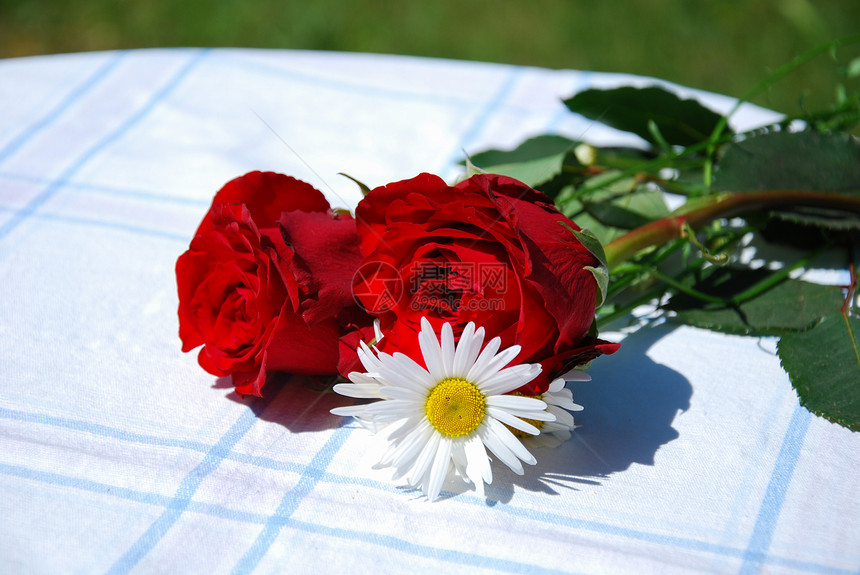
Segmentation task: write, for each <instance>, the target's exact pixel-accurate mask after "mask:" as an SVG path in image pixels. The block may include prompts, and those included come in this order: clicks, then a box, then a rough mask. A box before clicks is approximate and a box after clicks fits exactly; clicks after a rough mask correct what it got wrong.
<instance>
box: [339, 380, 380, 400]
mask: <svg viewBox="0 0 860 575" xmlns="http://www.w3.org/2000/svg"><path fill="white" fill-rule="evenodd" d="M380 387H381V386H380V385H379V384H378V383H338V384H337V385H335V386H334V387H333V388H332V389H334V391H336V392H337V393H339V394H341V395H345V396H347V397H355V398H374V399H376V398H378V397H379V388H380Z"/></svg>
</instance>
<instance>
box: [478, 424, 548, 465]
mask: <svg viewBox="0 0 860 575" xmlns="http://www.w3.org/2000/svg"><path fill="white" fill-rule="evenodd" d="M487 425H489V426H490V429H491V430H492V431H493V433H495V434H496V435H497V436H498V437H499V438H500V439H501V440H502V441H503V442H504V444H505V447H507V448H508V449H510V450H511V451H512V452H513V453H514V455H516V456H517V457H519V458H520V459H522V460H523V463H528V464H529V465H534V464H535V463H537V459H535V458H534V455H532V454H531V453H529V450H528V449H526V448H525V447H523V444H522V443H520V440H519V439H517V437H516V436H515V435H514V434H513V433H511V432H510V431H509V430H508V428H507V427H505V426H504V425H502V424H501V423H499V422H498V421H497V420H495V419H487Z"/></svg>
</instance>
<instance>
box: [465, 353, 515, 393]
mask: <svg viewBox="0 0 860 575" xmlns="http://www.w3.org/2000/svg"><path fill="white" fill-rule="evenodd" d="M519 354H520V346H518V345H513V346H511V347H509V348H507V349H503V350H502V351H500V352H499V353H497V354H496V356H495V357H493V358H492V359H491V360H490V361H489V362H487V365H486V366H485V367H484V368H483V370H482V376H481V377H480V378H475V383H476V384H478V385H481V383H482V382H483V381H485V380H486V379H489V378H490V377H492V376H493V375H494V374H495V373H496V372H497V371H499V370H501V369H502V368H503V367H505V366H506V365H508V364H509V363H511V362H512V361H513V360H514V358H515V357H517V356H518V355H519Z"/></svg>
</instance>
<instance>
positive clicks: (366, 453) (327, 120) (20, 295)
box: [0, 50, 860, 575]
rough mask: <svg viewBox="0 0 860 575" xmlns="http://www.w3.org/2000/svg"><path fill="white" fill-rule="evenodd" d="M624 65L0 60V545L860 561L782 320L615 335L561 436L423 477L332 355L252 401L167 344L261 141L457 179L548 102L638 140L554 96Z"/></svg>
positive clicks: (548, 108)
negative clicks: (212, 225)
mask: <svg viewBox="0 0 860 575" xmlns="http://www.w3.org/2000/svg"><path fill="white" fill-rule="evenodd" d="M622 82H637V83H639V84H642V83H646V82H648V80H645V79H641V78H631V77H626V76H617V75H607V74H592V73H585V72H575V71H550V70H542V69H534V68H522V67H514V66H504V65H492V64H478V63H467V62H453V61H441V60H425V59H415V58H405V57H388V56H370V55H359V54H335V53H314V52H290V51H252V50H152V51H132V52H117V53H94V54H82V55H63V56H50V57H38V58H25V59H13V60H6V61H0V110H2V113H0V285H2V297H0V373H2V378H0V382H2V383H0V490H2V491H0V493H2V497H0V571H2V572H3V573H127V572H136V573H182V572H189V573H240V574H245V573H311V572H313V573H320V572H322V573H410V574H411V573H416V572H417V573H422V572H439V573H459V572H463V573H470V574H475V575H477V574H481V573H620V572H635V573H653V572H659V573H661V574H667V573H684V572H715V573H751V572H764V573H856V572H857V571H858V569H860V497H858V494H860V473H858V472H857V469H858V468H857V464H858V461H860V435H856V434H852V433H850V432H848V431H846V430H844V429H842V428H840V427H838V426H835V425H831V424H830V423H828V422H826V421H824V420H821V419H818V418H816V417H814V416H810V415H809V413H807V412H806V411H805V410H803V409H801V408H799V406H798V402H797V399H796V396H795V394H794V392H793V391H792V389H791V387H790V385H789V384H788V380H787V376H786V375H785V374H784V373H783V372H782V370H781V369H780V366H779V360H778V358H777V357H776V356H775V353H774V342H773V341H772V340H768V339H763V340H757V339H752V338H741V337H730V336H722V335H718V334H713V333H710V332H705V331H700V330H696V329H691V328H686V327H679V326H676V325H673V324H671V323H665V324H663V325H660V326H657V327H654V328H649V329H646V330H640V331H638V332H635V333H633V334H631V335H628V336H627V337H625V339H624V342H623V346H622V348H621V351H619V352H618V354H616V355H615V356H613V357H611V358H601V359H600V360H598V361H596V362H595V364H594V366H593V369H592V370H591V373H592V376H593V377H594V381H593V382H591V383H579V384H576V385H574V386H573V391H574V396H575V398H576V400H577V401H578V403H581V404H583V405H584V406H585V411H583V412H581V413H580V414H577V422H578V423H579V424H581V425H582V427H581V428H579V429H578V430H577V432H576V433H575V434H574V438H573V439H572V440H571V441H570V442H568V443H567V444H565V445H563V446H562V447H560V448H558V449H555V450H544V449H535V453H536V456H537V458H538V461H539V462H538V465H537V466H535V467H533V468H529V469H527V473H526V475H525V476H524V477H517V476H515V475H513V474H511V473H509V472H506V470H505V469H501V468H499V467H496V469H495V472H496V473H495V482H494V483H493V485H492V486H491V487H490V488H489V489H488V493H487V499H479V498H477V497H476V496H475V495H474V493H473V492H470V491H465V492H461V491H457V490H452V491H448V492H445V493H444V496H443V498H442V500H441V501H439V502H436V503H433V504H429V503H427V502H426V501H424V500H423V498H422V497H421V496H420V494H419V493H417V492H415V491H411V490H407V489H404V488H402V487H398V486H397V485H394V484H392V483H390V482H389V481H388V472H387V471H380V470H374V469H373V468H372V466H371V464H372V463H373V461H374V459H373V457H374V456H375V455H376V452H375V451H374V450H375V449H378V448H377V447H375V445H374V443H373V442H372V441H370V440H369V435H368V434H367V432H366V431H364V430H363V429H362V428H360V427H357V426H356V425H355V424H354V423H352V422H351V421H349V420H347V421H342V420H341V419H340V418H337V417H334V416H332V415H330V414H329V413H328V410H329V409H330V408H331V407H333V406H335V405H339V404H342V403H343V401H344V399H343V398H340V397H338V396H336V395H334V394H331V393H322V392H321V391H320V387H321V386H323V385H324V384H322V383H320V382H314V381H307V380H293V381H287V382H286V384H284V385H282V386H280V387H278V386H275V387H274V388H273V390H272V394H271V397H268V398H266V399H263V400H252V401H242V400H240V399H238V398H237V397H236V396H235V395H234V394H232V392H231V388H230V385H229V383H228V382H225V381H219V380H216V379H215V378H213V377H211V376H209V375H208V374H206V373H204V372H203V371H202V370H201V369H200V368H199V367H198V366H197V364H196V361H195V357H194V354H188V355H183V354H182V353H181V352H180V343H179V339H178V337H177V320H176V311H175V310H176V305H177V302H176V294H175V284H174V281H175V280H174V275H173V266H174V262H175V260H176V258H177V256H178V255H179V254H180V253H182V252H183V251H184V250H185V249H186V247H187V244H188V241H189V240H190V238H191V235H192V233H193V231H194V230H195V228H196V226H197V224H198V222H199V221H200V219H201V217H202V216H203V214H204V213H205V211H206V209H207V207H208V205H209V202H210V201H211V198H212V195H213V194H214V193H215V191H217V189H218V188H219V187H220V186H221V185H222V184H223V183H225V182H226V181H228V180H230V179H232V178H233V177H236V176H238V175H241V174H243V173H245V172H247V171H250V170H258V169H260V170H274V171H280V172H284V173H288V174H291V175H294V176H296V177H299V178H301V179H304V180H307V181H309V182H311V183H313V184H314V185H315V186H317V187H318V188H320V189H321V190H323V191H324V192H325V193H326V195H327V196H328V197H329V199H330V200H331V202H332V203H333V205H336V206H341V207H347V208H349V207H353V206H354V205H355V203H356V202H357V201H358V199H359V197H360V195H359V191H358V189H357V187H356V186H355V185H354V184H353V183H352V182H350V181H348V180H346V179H345V178H342V177H340V176H338V175H336V174H337V173H338V172H345V173H348V174H350V175H352V176H354V177H356V178H358V179H360V180H362V181H364V182H366V183H368V184H370V185H380V184H383V183H387V182H391V181H395V180H399V179H403V178H408V177H412V176H414V175H416V174H417V173H419V172H423V171H427V172H433V173H437V174H439V175H441V176H443V177H445V178H446V179H449V180H450V179H452V178H454V177H455V176H456V175H458V174H459V173H460V171H461V168H460V167H459V166H458V161H459V160H460V158H461V157H462V156H463V152H464V151H466V152H468V153H474V152H476V151H479V150H481V149H483V148H486V147H488V146H491V145H492V146H500V147H508V146H512V145H514V144H515V143H517V142H518V141H520V140H522V139H523V138H525V137H527V136H531V135H537V134H541V133H545V132H556V133H561V134H564V135H567V136H570V137H574V138H578V137H582V138H585V139H590V140H594V141H598V142H606V141H610V140H617V141H619V142H629V141H630V140H629V139H625V138H624V137H622V136H621V135H619V134H617V133H615V132H613V131H612V130H610V129H608V128H603V127H600V126H597V125H590V124H589V123H588V122H586V121H584V120H583V119H582V118H578V117H576V116H574V115H572V114H569V113H567V112H566V111H565V109H564V107H563V106H562V104H561V102H560V99H561V98H562V97H566V96H569V95H571V94H573V93H574V92H576V91H578V90H582V89H584V88H587V87H592V86H597V87H602V86H610V85H617V84H618V83H622ZM688 93H689V92H685V94H688ZM702 97H703V98H704V99H705V100H707V101H708V102H710V103H711V104H712V105H713V106H715V107H717V108H719V109H721V110H726V109H728V108H729V107H730V106H731V104H732V102H731V100H729V99H727V98H722V97H718V96H709V95H705V96H702ZM772 118H773V116H772V115H769V114H768V113H766V112H764V111H762V110H760V109H755V108H752V107H748V108H745V109H744V111H743V112H742V113H741V114H740V115H739V116H738V117H737V119H736V120H737V123H738V124H740V125H741V126H745V127H749V126H751V125H754V124H755V123H757V122H758V123H763V122H765V121H766V120H768V119H772ZM619 337H620V335H619Z"/></svg>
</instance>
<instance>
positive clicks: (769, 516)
mask: <svg viewBox="0 0 860 575" xmlns="http://www.w3.org/2000/svg"><path fill="white" fill-rule="evenodd" d="M798 410H799V411H795V413H794V414H793V415H792V421H791V422H790V424H789V432H788V433H787V434H786V439H785V441H784V444H783V449H782V451H781V452H780V455H779V456H778V457H777V461H778V463H777V464H776V465H775V469H774V478H775V479H772V480H771V484H772V486H769V488H768V491H770V492H771V495H770V496H766V497H765V500H766V501H767V502H768V503H767V505H765V504H763V505H762V511H761V512H760V520H759V521H757V523H756V526H757V531H758V533H759V534H760V535H759V538H761V536H762V535H765V534H767V526H768V523H767V522H768V521H775V520H776V516H778V510H777V509H776V508H777V507H778V506H781V503H782V501H781V500H779V498H778V497H776V495H777V493H776V490H778V489H779V488H780V487H779V486H780V485H781V484H780V483H779V481H780V479H779V478H777V473H776V472H777V469H779V468H781V469H783V475H784V472H785V465H784V463H785V461H786V460H790V459H791V458H790V457H789V456H788V455H784V454H783V453H784V452H787V451H791V450H795V453H794V462H796V457H797V456H798V455H799V450H800V445H801V444H802V441H801V442H800V443H798V441H797V434H798V433H801V434H805V428H806V427H808V425H809V419H810V417H809V416H808V414H807V415H806V416H805V417H806V419H805V422H804V415H803V414H804V412H805V411H806V410H804V409H802V408H798ZM0 418H4V419H11V420H15V421H24V422H30V423H39V424H43V425H52V426H56V427H62V428H66V429H71V430H75V431H80V432H85V433H92V434H94V435H99V436H102V437H108V438H111V439H119V440H123V441H129V442H135V443H142V444H145V445H157V446H166V447H179V448H182V449H189V450H192V451H198V452H206V451H208V450H211V449H212V446H209V445H206V444H203V443H200V442H196V441H187V440H177V439H168V438H161V437H157V436H152V435H146V434H138V433H129V432H127V431H125V430H122V429H118V428H112V427H108V426H104V425H98V424H93V423H88V422H85V421H81V420H75V419H70V418H61V417H54V416H48V415H42V414H37V413H29V412H23V411H17V410H12V409H5V408H0ZM798 421H799V422H800V423H799V424H798ZM791 430H794V437H793V438H792V437H790V436H791V435H792V432H791ZM330 441H331V440H330ZM323 449H325V448H323ZM318 455H319V454H318ZM329 455H333V453H331V454H327V456H329ZM223 458H224V459H226V460H229V461H235V462H237V463H241V464H246V465H252V466H255V467H261V468H264V469H275V470H281V471H287V472H291V473H299V472H302V471H304V473H305V474H307V475H308V477H309V480H310V479H313V480H314V481H315V482H319V483H329V484H335V485H360V486H362V487H365V488H369V489H374V490H378V491H384V492H387V493H401V492H402V491H403V490H402V488H399V487H396V486H394V485H392V484H391V483H387V482H379V481H374V480H367V479H356V478H354V477H351V476H345V475H339V474H335V473H331V472H328V471H325V466H327V465H328V461H325V459H320V460H318V461H316V462H314V461H312V462H311V463H310V464H309V465H308V466H304V465H302V464H300V463H294V462H289V461H279V460H275V459H270V458H266V457H259V456H254V455H247V454H242V453H236V452H233V451H227V452H226V453H224V454H223ZM780 458H782V463H779V461H780ZM320 462H323V463H324V464H325V466H323V467H320V465H319V463H320ZM794 462H793V463H792V464H791V466H792V468H793V465H794ZM7 467H8V466H7ZM3 469H4V468H2V467H0V473H8V471H4V470H3ZM34 473H35V472H34ZM42 475H44V474H42ZM54 475H56V477H62V476H60V475H57V474H54ZM31 478H34V479H38V480H41V481H47V482H49V483H56V484H61V485H66V484H69V485H72V486H76V487H78V488H81V489H88V490H91V491H92V490H93V489H91V488H88V487H86V486H85V485H84V484H88V483H92V482H87V481H86V480H75V479H71V478H65V479H64V480H63V481H59V480H56V481H50V480H47V479H45V478H44V477H42V476H41V475H40V476H38V477H35V476H34V477H31ZM76 481H79V482H81V483H82V485H83V486H81V485H76V484H74V483H75V482H76ZM771 487H772V489H771ZM135 493H139V492H135ZM111 494H112V495H117V494H115V493H113V492H111ZM118 496H120V497H125V498H127V499H133V500H135V501H144V499H145V498H146V497H149V496H152V497H154V498H156V499H153V500H146V501H145V502H147V503H151V504H153V505H166V503H165V501H167V500H169V498H165V499H164V500H160V499H157V498H159V497H164V496H160V495H153V494H139V495H138V496H137V498H135V497H131V496H124V495H118ZM784 496H785V493H784V487H783V493H782V494H781V498H782V500H784ZM141 498H144V499H141ZM458 501H461V502H463V503H466V504H469V505H477V506H480V507H486V504H487V503H486V500H485V499H482V498H479V497H475V496H470V495H467V494H461V495H459V496H458ZM189 509H191V507H189ZM225 509H226V508H225ZM494 509H495V510H496V511H498V512H501V513H506V514H510V515H514V516H516V517H521V518H526V519H532V520H536V521H541V522H543V523H548V524H551V525H558V526H563V527H568V528H571V529H579V530H583V531H591V532H594V533H601V534H605V535H612V536H615V537H622V538H625V539H635V540H638V541H644V542H648V543H653V544H657V545H663V546H666V547H675V548H679V549H684V550H688V551H696V552H702V553H710V554H713V555H716V556H720V557H739V558H743V557H745V554H747V553H748V552H749V551H748V550H744V549H739V548H736V547H730V546H727V545H719V544H715V543H709V542H706V541H700V540H697V539H691V538H685V537H675V536H671V535H665V534H659V533H651V532H647V531H640V530H636V529H631V528H627V527H620V526H618V525H612V524H608V523H601V522H599V521H589V520H583V519H576V518H571V517H568V516H565V515H560V514H553V513H546V512H536V511H534V510H531V509H524V508H521V507H517V506H514V505H510V504H508V505H497V506H495V507H494ZM228 511H229V510H228ZM201 513H208V514H210V515H217V516H219V517H220V516H224V517H226V518H230V519H236V517H234V516H229V517H228V516H227V515H224V513H227V511H223V512H219V513H220V515H219V514H218V513H215V512H211V511H201ZM237 513H246V512H238V511H237ZM260 517H263V519H262V520H259V521H258V520H250V519H238V520H242V521H250V522H252V523H266V522H267V521H268V520H269V519H272V520H273V522H274V523H275V524H278V522H279V521H284V517H282V516H281V515H279V514H278V513H277V512H276V514H275V515H274V516H272V517H270V518H265V516H262V515H261V516H260ZM290 526H293V522H292V520H291V521H290ZM771 527H772V526H771ZM754 532H756V530H755V529H754ZM772 535H773V533H772V530H771V532H770V534H769V535H768V538H769V537H771V536H772ZM404 551H406V552H408V550H406V549H404ZM766 551H767V549H766V546H765V548H763V549H762V551H761V553H760V556H759V555H757V556H756V557H757V558H758V559H759V560H760V562H761V563H763V564H770V565H782V566H787V567H790V568H792V569H799V570H802V571H808V572H812V573H825V572H834V573H841V572H840V571H838V570H833V568H832V567H827V566H823V565H820V564H817V563H812V562H804V561H796V560H793V559H787V558H782V557H778V556H773V555H767V553H766ZM846 573H847V571H846Z"/></svg>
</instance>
